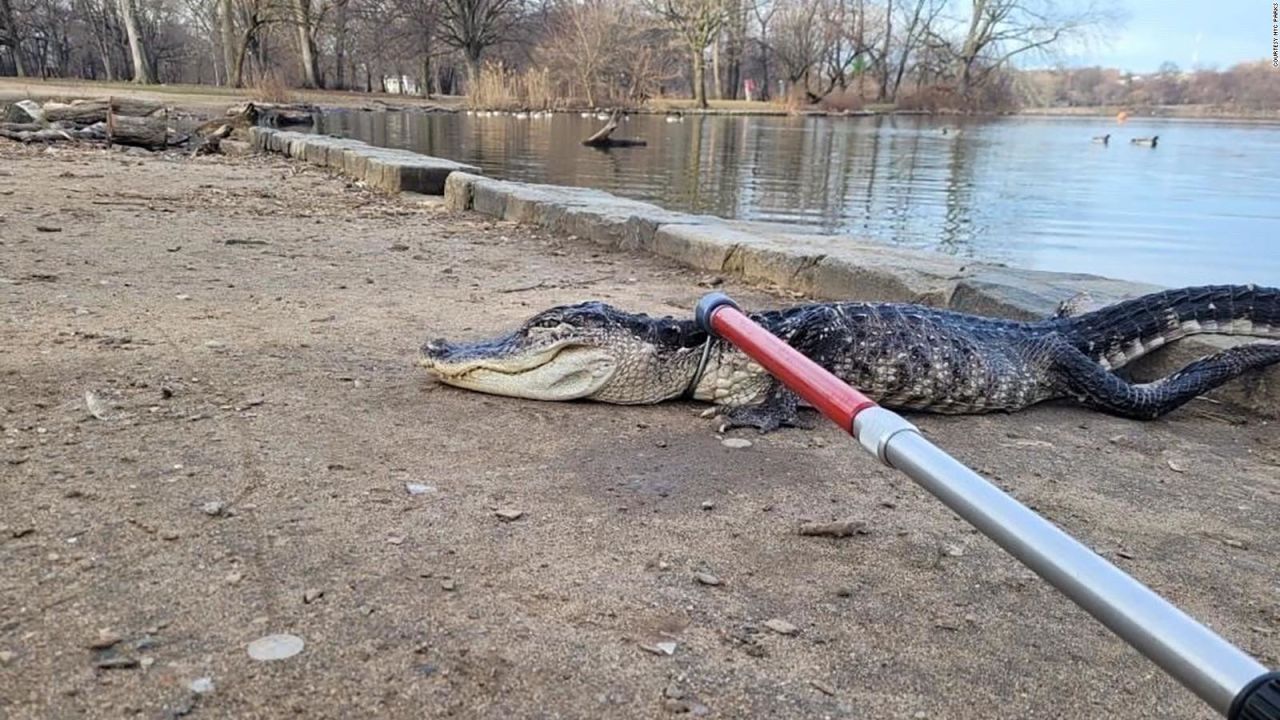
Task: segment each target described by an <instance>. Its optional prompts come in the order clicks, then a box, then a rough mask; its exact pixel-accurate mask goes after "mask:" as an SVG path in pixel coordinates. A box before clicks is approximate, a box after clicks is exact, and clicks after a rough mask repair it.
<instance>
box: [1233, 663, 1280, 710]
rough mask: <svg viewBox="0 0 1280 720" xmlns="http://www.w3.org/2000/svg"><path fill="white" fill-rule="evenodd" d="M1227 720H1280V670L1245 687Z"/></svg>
mask: <svg viewBox="0 0 1280 720" xmlns="http://www.w3.org/2000/svg"><path fill="white" fill-rule="evenodd" d="M1227 720H1280V670H1276V671H1272V672H1269V673H1267V674H1265V675H1260V676H1259V677H1258V678H1256V679H1255V680H1254V681H1253V682H1251V683H1249V684H1248V685H1245V686H1244V689H1243V690H1241V691H1240V694H1239V695H1236V699H1235V700H1234V701H1232V703H1231V710H1230V712H1228V713H1227Z"/></svg>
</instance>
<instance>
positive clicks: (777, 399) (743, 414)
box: [719, 382, 813, 433]
mask: <svg viewBox="0 0 1280 720" xmlns="http://www.w3.org/2000/svg"><path fill="white" fill-rule="evenodd" d="M799 401H800V398H799V397H797V396H796V394H795V393H793V392H791V391H790V390H788V389H787V388H786V387H785V386H784V385H783V384H782V383H777V382H775V383H774V384H773V387H772V388H771V389H770V390H769V394H768V395H766V396H765V399H764V402H762V403H760V404H759V405H743V406H740V407H733V408H723V409H722V410H721V411H720V413H719V415H720V416H721V417H722V418H724V421H723V422H722V423H721V426H720V429H721V430H727V429H729V428H736V427H753V428H757V429H759V430H760V432H761V433H767V432H773V431H774V430H777V429H778V428H780V427H782V426H784V425H786V426H788V427H798V428H803V429H805V430H809V429H812V428H813V423H811V422H809V421H808V420H805V419H803V418H801V417H800V413H799V412H797V410H798V405H799Z"/></svg>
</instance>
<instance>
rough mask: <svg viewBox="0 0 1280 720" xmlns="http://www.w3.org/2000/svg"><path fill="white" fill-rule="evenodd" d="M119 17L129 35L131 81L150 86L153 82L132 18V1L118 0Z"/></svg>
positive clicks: (136, 26)
mask: <svg viewBox="0 0 1280 720" xmlns="http://www.w3.org/2000/svg"><path fill="white" fill-rule="evenodd" d="M120 16H121V17H122V18H123V19H124V29H125V32H126V33H127V34H128V35H129V52H130V54H132V56H133V81H134V82H136V83H142V84H144V85H150V84H151V83H153V82H155V80H154V79H153V78H152V77H151V66H150V65H148V64H147V53H146V52H145V50H144V48H143V47H142V34H141V33H139V32H138V21H137V19H136V18H135V17H134V12H133V0H120Z"/></svg>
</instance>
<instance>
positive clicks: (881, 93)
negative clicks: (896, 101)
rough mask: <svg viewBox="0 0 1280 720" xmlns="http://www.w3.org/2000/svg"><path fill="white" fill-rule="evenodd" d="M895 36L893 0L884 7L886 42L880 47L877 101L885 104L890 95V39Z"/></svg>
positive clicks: (887, 0) (889, 0) (887, 1)
mask: <svg viewBox="0 0 1280 720" xmlns="http://www.w3.org/2000/svg"><path fill="white" fill-rule="evenodd" d="M892 34H893V0H886V3H885V7H884V42H883V43H882V44H881V45H880V62H879V64H880V67H879V70H880V88H879V90H878V91H877V92H876V100H877V101H879V102H884V101H885V99H886V98H887V97H888V95H889V37H890V36H891V35H892Z"/></svg>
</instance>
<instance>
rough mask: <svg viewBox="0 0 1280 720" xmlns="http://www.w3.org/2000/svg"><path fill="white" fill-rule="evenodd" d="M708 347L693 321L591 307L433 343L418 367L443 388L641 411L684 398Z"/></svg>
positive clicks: (559, 311) (577, 307) (568, 308)
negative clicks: (469, 338)
mask: <svg viewBox="0 0 1280 720" xmlns="http://www.w3.org/2000/svg"><path fill="white" fill-rule="evenodd" d="M705 341H706V334H705V333H703V332H702V331H700V330H698V329H697V327H696V326H695V324H694V323H693V322H692V321H690V320H674V319H672V318H669V317H668V318H651V317H649V316H648V315H637V314H632V313H627V312H623V311H621V310H618V309H617V308H614V307H610V306H609V305H605V304H603V303H598V302H588V303H582V304H579V305H565V306H562V307H556V308H552V309H550V310H547V311H545V312H542V313H539V314H537V315H535V316H533V317H532V318H530V319H529V320H528V321H527V322H525V323H524V324H523V325H521V326H520V327H519V328H517V329H516V330H515V331H513V332H511V333H509V334H507V335H504V336H501V337H497V338H493V339H490V340H481V341H479V342H473V343H457V344H455V343H450V342H448V341H447V340H443V339H440V340H431V341H429V342H427V344H425V345H423V346H422V358H421V360H420V361H419V362H420V364H421V365H423V366H424V367H426V368H427V369H429V370H432V371H433V372H435V374H436V375H437V377H438V378H439V379H440V381H441V382H443V383H446V384H448V385H456V386H458V387H463V388H467V389H469V390H478V391H480V392H486V393H492V394H494V395H507V396H511V397H522V398H531V399H534V400H577V399H581V398H588V399H591V400H599V401H601V402H610V403H620V404H645V403H655V402H661V401H662V400H667V399H670V398H673V397H677V396H679V395H680V394H682V393H683V392H684V391H685V390H686V388H687V387H688V386H689V383H690V381H691V380H692V379H693V376H694V374H695V373H696V372H697V370H698V363H699V360H700V359H701V354H702V345H703V343H704V342H705Z"/></svg>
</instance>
